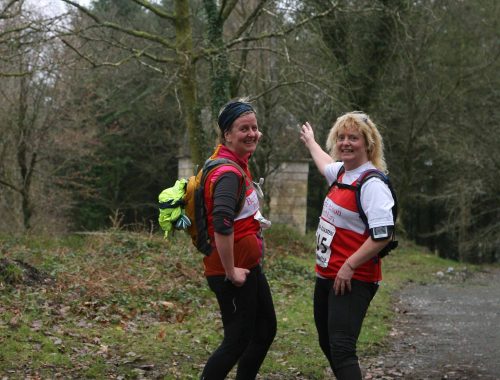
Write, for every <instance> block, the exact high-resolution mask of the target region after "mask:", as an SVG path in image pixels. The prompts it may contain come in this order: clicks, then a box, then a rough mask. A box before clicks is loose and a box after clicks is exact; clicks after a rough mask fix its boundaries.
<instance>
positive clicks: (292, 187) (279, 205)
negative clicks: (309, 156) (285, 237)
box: [269, 161, 309, 234]
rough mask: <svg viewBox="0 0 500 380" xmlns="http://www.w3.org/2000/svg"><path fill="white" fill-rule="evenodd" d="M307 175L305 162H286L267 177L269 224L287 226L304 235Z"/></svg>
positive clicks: (307, 167) (307, 165)
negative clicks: (268, 186) (268, 187)
mask: <svg viewBox="0 0 500 380" xmlns="http://www.w3.org/2000/svg"><path fill="white" fill-rule="evenodd" d="M308 174H309V163H308V162H307V161H287V162H283V163H282V164H281V165H280V167H279V169H278V170H277V171H276V172H275V173H273V174H272V175H270V176H269V185H270V188H271V189H270V190H271V193H270V195H271V199H270V204H269V208H270V214H269V219H270V220H271V222H273V223H277V224H286V225H289V226H291V227H294V228H295V229H297V230H298V231H299V232H300V233H302V234H305V232H306V217H307V179H308Z"/></svg>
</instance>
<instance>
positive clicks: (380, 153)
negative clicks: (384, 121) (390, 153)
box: [326, 111, 388, 173]
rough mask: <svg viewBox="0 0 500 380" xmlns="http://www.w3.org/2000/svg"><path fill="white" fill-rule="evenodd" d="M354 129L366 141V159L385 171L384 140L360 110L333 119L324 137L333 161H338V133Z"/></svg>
mask: <svg viewBox="0 0 500 380" xmlns="http://www.w3.org/2000/svg"><path fill="white" fill-rule="evenodd" d="M349 130H356V131H358V132H360V133H361V134H362V135H363V137H364V139H365V143H366V152H367V153H368V159H369V160H370V161H371V162H372V164H373V165H374V166H375V167H376V168H377V169H379V170H380V171H382V172H384V173H387V172H388V171H387V164H386V162H385V158H384V142H383V140H382V136H381V135H380V132H379V131H378V129H377V126H376V125H375V123H374V122H373V121H372V120H371V119H370V117H369V116H368V115H367V114H366V113H364V112H361V111H352V112H348V113H346V114H344V115H342V116H340V117H339V118H337V120H336V121H335V123H334V124H333V127H332V129H330V133H329V134H328V137H327V139H326V149H327V150H328V151H329V153H330V155H331V156H332V158H333V159H334V160H335V161H339V156H338V153H339V152H338V151H337V144H336V142H337V137H338V135H339V133H342V132H345V131H349Z"/></svg>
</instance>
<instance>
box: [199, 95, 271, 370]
mask: <svg viewBox="0 0 500 380" xmlns="http://www.w3.org/2000/svg"><path fill="white" fill-rule="evenodd" d="M218 125H219V129H220V141H219V142H220V144H219V145H218V146H217V148H216V149H215V152H214V153H213V154H212V156H211V158H213V159H214V158H227V159H229V160H231V161H233V162H235V163H236V164H237V165H239V166H240V168H241V169H243V171H244V173H245V175H243V174H242V172H241V171H240V170H238V169H237V168H236V167H234V166H231V165H224V166H221V167H219V168H217V169H215V170H214V171H213V172H211V173H210V174H209V176H208V177H207V180H206V182H205V183H206V185H207V186H205V204H206V208H207V215H208V232H209V236H210V240H211V241H212V242H214V243H213V246H212V252H211V253H210V255H208V256H206V257H205V258H204V260H203V261H204V266H205V276H206V278H207V282H208V285H209V287H210V289H211V290H212V291H213V292H214V293H215V296H216V297H217V302H218V304H219V308H220V314H221V317H222V324H223V328H224V338H223V340H222V342H221V344H220V345H219V347H218V348H217V349H216V350H215V351H214V352H213V353H212V355H211V356H210V358H209V359H208V361H207V363H206V365H205V368H204V369H203V373H202V375H201V379H202V380H219V379H224V378H225V377H226V376H227V374H228V373H229V372H230V371H231V369H232V368H233V367H234V366H235V365H236V363H238V369H237V373H236V379H237V380H243V379H249V380H250V379H252V380H253V379H255V378H256V376H257V373H258V371H259V368H260V366H261V364H262V362H263V361H264V358H265V357H266V355H267V351H268V349H269V347H270V346H271V343H272V342H273V340H274V336H275V335H276V314H275V311H274V305H273V300H272V296H271V291H270V288H269V284H268V282H267V279H266V276H265V275H264V273H263V272H262V269H261V259H262V254H263V240H262V236H261V233H260V232H261V225H260V222H259V221H258V220H257V218H258V216H259V215H260V213H259V199H258V197H257V192H256V191H255V189H254V188H253V186H252V176H251V173H250V171H249V168H248V160H249V158H250V156H251V155H252V154H253V153H254V152H255V149H256V148H257V145H258V142H259V139H260V137H261V136H262V134H261V132H260V131H259V127H258V124H257V118H256V114H255V110H254V109H253V107H252V106H251V105H250V103H248V102H247V101H246V100H245V99H239V100H237V101H231V102H229V103H227V104H226V105H225V106H224V107H222V109H221V111H220V113H219V118H218ZM242 180H243V181H245V182H246V186H245V189H246V194H245V201H244V203H243V207H242V208H241V210H240V211H239V212H238V211H237V209H238V207H237V206H238V205H237V203H238V198H239V194H240V192H241V187H242V186H241V184H242Z"/></svg>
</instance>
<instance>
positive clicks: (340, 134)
mask: <svg viewBox="0 0 500 380" xmlns="http://www.w3.org/2000/svg"><path fill="white" fill-rule="evenodd" d="M300 139H301V140H302V141H303V142H304V144H305V146H306V147H307V149H308V150H309V152H310V154H311V156H312V158H313V161H314V163H315V164H316V167H317V168H318V170H319V171H320V172H321V174H323V175H324V176H325V178H326V180H327V182H328V184H329V185H331V187H330V189H329V191H328V194H327V195H326V197H325V200H324V203H323V209H322V213H321V217H320V219H319V224H318V229H317V232H316V237H317V249H316V285H315V291H314V320H315V324H316V329H317V331H318V337H319V344H320V347H321V349H322V351H323V353H324V354H325V356H326V358H327V359H328V361H329V363H330V366H331V368H332V370H333V373H334V374H335V376H336V377H337V379H339V380H358V379H359V380H361V379H362V375H361V369H360V366H359V362H358V357H357V354H356V345H357V341H358V336H359V333H360V331H361V326H362V323H363V320H364V318H365V315H366V311H367V310H368V306H369V305H370V302H371V300H372V299H373V297H374V296H375V293H376V292H377V289H378V283H379V282H380V281H381V280H382V262H381V260H380V259H379V258H378V253H379V252H380V251H381V250H382V249H383V248H384V247H385V246H386V245H387V244H388V243H389V242H390V240H391V238H392V234H393V233H394V220H393V215H392V207H393V206H394V199H393V197H392V195H391V191H390V189H389V188H388V186H387V185H386V184H385V183H384V182H383V181H382V180H380V179H379V178H370V179H369V180H368V181H367V182H366V183H365V184H364V185H363V187H362V188H361V206H362V208H363V210H364V213H365V214H366V217H367V219H368V225H369V228H366V226H365V224H364V222H363V221H362V220H361V219H360V213H359V209H358V206H357V203H356V198H355V191H354V187H352V186H353V185H354V184H355V183H356V180H357V179H358V178H359V177H360V176H361V175H362V174H363V173H364V172H365V171H367V170H370V169H378V170H380V171H381V172H386V171H387V167H386V163H385V160H384V153H383V142H382V137H381V135H380V133H379V131H378V129H377V127H376V126H375V124H374V123H373V122H372V120H371V119H370V118H369V116H368V115H366V114H364V113H362V112H349V113H347V114H345V115H343V116H341V117H339V118H338V119H337V120H336V122H335V124H334V125H333V127H332V129H331V130H330V133H329V135H328V138H327V144H326V146H327V149H328V150H329V152H330V154H328V153H326V152H325V151H323V149H322V148H321V147H320V146H319V144H318V143H317V142H316V141H315V139H314V132H313V129H312V127H311V125H310V124H309V123H307V122H306V123H305V124H304V125H302V127H301V132H300Z"/></svg>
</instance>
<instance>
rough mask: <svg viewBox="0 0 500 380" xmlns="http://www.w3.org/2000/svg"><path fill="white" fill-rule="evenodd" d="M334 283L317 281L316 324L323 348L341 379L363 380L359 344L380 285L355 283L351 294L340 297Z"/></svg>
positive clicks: (323, 280) (335, 372) (318, 279)
mask: <svg viewBox="0 0 500 380" xmlns="http://www.w3.org/2000/svg"><path fill="white" fill-rule="evenodd" d="M333 282H334V281H333V280H327V279H323V278H316V286H315V288H314V321H315V323H316V329H317V331H318V337H319V345H320V347H321V350H322V351H323V353H324V354H325V356H326V358H327V359H328V362H329V363H330V367H331V368H332V371H333V373H334V374H335V376H336V377H337V379H339V380H344V379H345V380H358V379H359V380H361V369H360V367H359V363H358V357H357V355H356V344H357V341H358V337H359V333H360V332H361V325H362V324H363V320H364V318H365V315H366V311H367V310H368V306H369V305H370V302H371V300H372V299H373V297H374V296H375V293H376V292H377V289H378V285H377V284H374V283H370V282H363V281H358V280H351V291H350V292H348V293H345V294H344V295H343V296H340V295H338V296H336V295H335V291H334V289H333Z"/></svg>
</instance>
